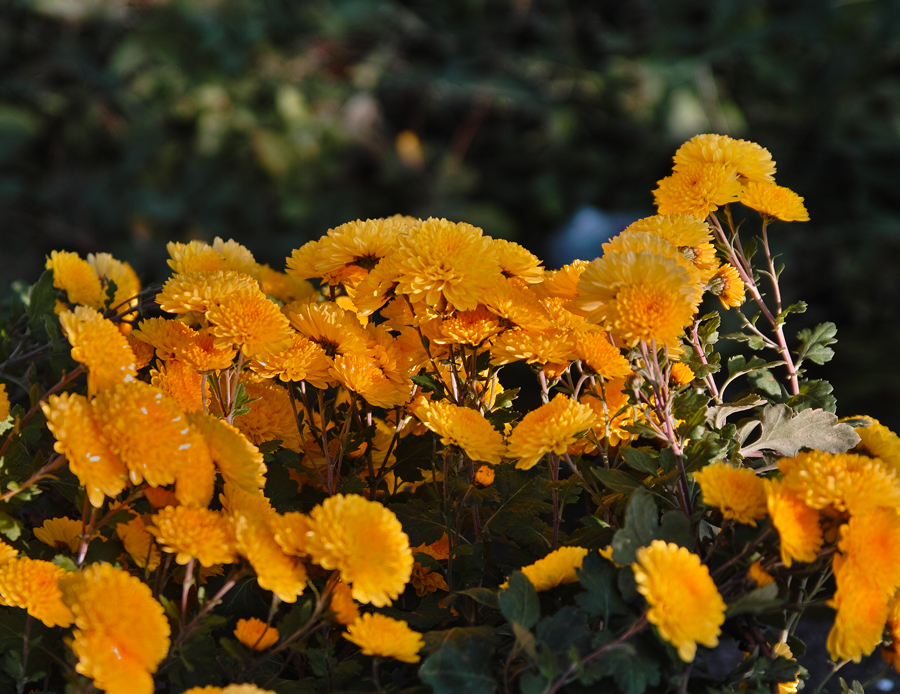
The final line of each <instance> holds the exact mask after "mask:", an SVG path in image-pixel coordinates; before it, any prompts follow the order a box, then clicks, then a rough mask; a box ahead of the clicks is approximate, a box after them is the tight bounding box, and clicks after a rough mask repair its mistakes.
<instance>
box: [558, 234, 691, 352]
mask: <svg viewBox="0 0 900 694" xmlns="http://www.w3.org/2000/svg"><path fill="white" fill-rule="evenodd" d="M578 289H579V292H580V296H579V298H578V299H577V300H576V304H577V305H578V306H579V307H580V308H581V309H582V310H583V311H585V312H586V314H587V319H588V320H589V321H590V322H592V323H598V324H601V325H603V326H604V327H606V328H607V329H608V330H609V331H610V332H612V333H613V334H614V335H616V336H618V337H620V338H621V339H622V340H623V341H624V342H625V344H627V345H629V346H633V345H635V344H637V343H638V342H639V341H640V340H644V341H647V342H649V341H651V340H656V342H657V344H659V345H660V346H662V345H668V346H669V347H674V346H676V345H677V344H678V339H679V337H680V336H681V335H682V333H683V331H684V328H685V326H687V325H689V324H690V322H691V320H692V319H693V316H694V313H695V311H696V307H697V303H698V301H699V292H698V290H697V287H696V285H695V284H694V282H693V280H692V278H691V277H690V275H689V273H688V272H687V270H685V269H684V268H683V267H681V266H680V265H679V264H678V263H677V262H676V261H674V260H672V259H670V258H665V257H662V256H658V255H655V254H653V253H651V252H650V251H641V252H640V253H634V252H627V253H611V254H609V255H607V256H604V257H602V258H598V259H597V260H594V261H593V262H592V263H591V264H590V265H588V267H587V269H586V270H585V271H584V273H583V274H582V275H581V279H580V280H579V283H578Z"/></svg>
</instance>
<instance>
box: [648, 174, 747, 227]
mask: <svg viewBox="0 0 900 694" xmlns="http://www.w3.org/2000/svg"><path fill="white" fill-rule="evenodd" d="M657 185H658V186H659V187H658V188H657V189H656V190H654V191H653V198H654V201H655V203H656V207H657V210H658V211H659V214H689V215H693V216H694V217H699V218H700V219H705V218H706V217H707V216H708V215H709V213H710V212H715V211H716V210H717V209H719V207H721V206H723V205H727V204H729V203H732V202H737V201H738V199H739V198H740V194H741V183H740V181H739V180H738V174H737V170H736V169H734V168H733V167H730V166H722V165H721V164H716V163H709V162H702V163H696V164H688V165H686V166H685V167H684V168H681V169H676V170H675V172H674V173H673V174H672V175H671V176H667V177H666V178H664V179H662V180H661V181H658V182H657Z"/></svg>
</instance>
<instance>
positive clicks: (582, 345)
mask: <svg viewBox="0 0 900 694" xmlns="http://www.w3.org/2000/svg"><path fill="white" fill-rule="evenodd" d="M575 353H576V354H577V355H578V358H579V359H580V360H581V362H582V364H584V366H586V367H587V368H588V369H590V370H591V371H593V372H594V373H595V374H597V375H598V376H602V377H603V378H622V377H624V376H628V375H630V374H631V365H630V364H629V363H628V359H626V358H625V356H624V355H623V354H622V353H621V352H620V351H619V350H618V348H617V347H615V346H613V344H612V342H610V340H609V335H608V334H607V333H606V332H604V331H580V332H578V333H576V335H575Z"/></svg>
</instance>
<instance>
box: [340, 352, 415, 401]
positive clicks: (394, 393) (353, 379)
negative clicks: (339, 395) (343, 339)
mask: <svg viewBox="0 0 900 694" xmlns="http://www.w3.org/2000/svg"><path fill="white" fill-rule="evenodd" d="M331 375H332V376H333V377H334V378H335V379H337V380H338V381H339V382H340V383H341V385H343V386H344V387H345V388H346V389H347V390H350V391H353V392H354V393H358V394H359V395H361V396H362V397H363V398H364V399H365V400H366V402H368V403H369V404H370V405H374V406H375V407H385V408H391V407H396V406H397V405H402V404H404V403H406V402H408V400H409V396H410V391H411V388H410V387H409V385H407V384H397V383H395V382H394V381H391V380H390V379H388V378H387V376H385V375H384V372H383V371H382V370H381V369H379V368H378V366H376V365H375V363H374V362H373V361H372V359H371V358H369V357H365V356H360V355H356V354H344V355H339V356H336V357H335V358H334V365H333V366H332V367H331Z"/></svg>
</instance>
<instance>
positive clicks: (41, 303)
mask: <svg viewBox="0 0 900 694" xmlns="http://www.w3.org/2000/svg"><path fill="white" fill-rule="evenodd" d="M56 295H57V291H56V288H55V287H54V286H53V270H45V271H44V272H43V274H42V275H41V277H40V279H39V280H38V281H37V282H35V284H34V286H33V287H32V288H31V293H30V294H29V295H28V308H27V309H26V313H27V314H28V325H29V326H30V327H31V328H32V329H35V328H36V327H37V326H39V325H41V321H42V317H43V316H45V315H47V314H52V313H53V308H54V307H55V306H56Z"/></svg>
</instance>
